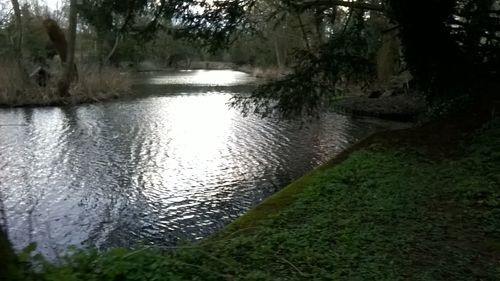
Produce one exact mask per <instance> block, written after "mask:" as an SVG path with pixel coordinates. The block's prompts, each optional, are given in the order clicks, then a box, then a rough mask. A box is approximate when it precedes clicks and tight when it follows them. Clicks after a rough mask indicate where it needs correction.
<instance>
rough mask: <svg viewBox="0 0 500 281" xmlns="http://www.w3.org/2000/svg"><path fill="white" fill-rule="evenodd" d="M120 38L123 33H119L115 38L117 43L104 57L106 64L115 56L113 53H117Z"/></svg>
mask: <svg viewBox="0 0 500 281" xmlns="http://www.w3.org/2000/svg"><path fill="white" fill-rule="evenodd" d="M120 39H121V34H117V35H116V38H115V43H114V44H113V48H112V49H111V51H110V52H109V54H108V55H107V56H106V57H105V58H104V65H107V64H108V63H109V61H110V60H111V58H112V57H113V55H114V54H115V52H116V49H118V45H119V44H120Z"/></svg>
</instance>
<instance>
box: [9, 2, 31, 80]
mask: <svg viewBox="0 0 500 281" xmlns="http://www.w3.org/2000/svg"><path fill="white" fill-rule="evenodd" d="M11 2H12V7H13V9H14V18H15V20H16V29H17V36H16V37H15V39H16V40H15V41H14V59H15V60H16V64H17V68H18V71H19V75H21V79H22V80H23V81H24V82H27V81H28V80H29V78H28V73H27V72H26V70H25V69H24V66H23V52H22V47H23V24H22V18H21V9H20V7H19V1H18V0H12V1H11Z"/></svg>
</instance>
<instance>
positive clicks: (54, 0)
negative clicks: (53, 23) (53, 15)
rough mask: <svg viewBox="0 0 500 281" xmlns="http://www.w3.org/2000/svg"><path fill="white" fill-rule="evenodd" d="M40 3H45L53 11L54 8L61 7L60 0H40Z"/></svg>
mask: <svg viewBox="0 0 500 281" xmlns="http://www.w3.org/2000/svg"><path fill="white" fill-rule="evenodd" d="M40 2H46V3H47V6H49V7H50V8H52V9H55V8H56V7H61V2H62V0H42V1H40Z"/></svg>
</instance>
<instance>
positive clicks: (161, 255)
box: [36, 122, 500, 280]
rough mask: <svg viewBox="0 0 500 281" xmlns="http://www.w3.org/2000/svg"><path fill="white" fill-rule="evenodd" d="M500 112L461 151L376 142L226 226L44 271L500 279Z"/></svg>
mask: <svg viewBox="0 0 500 281" xmlns="http://www.w3.org/2000/svg"><path fill="white" fill-rule="evenodd" d="M499 147H500V122H496V123H491V124H490V125H489V126H488V127H485V128H484V129H483V130H481V131H480V132H478V133H477V134H476V137H474V139H473V140H471V141H469V142H468V143H467V144H466V145H465V148H464V149H463V151H462V153H461V154H460V156H457V157H454V158H453V159H450V158H448V159H435V157H428V156H426V154H423V153H419V152H418V151H416V150H415V148H414V147H413V148H411V147H410V149H407V148H406V147H405V146H404V145H403V144H402V145H401V146H400V147H394V146H393V147H390V148H387V147H386V146H384V145H368V146H366V148H362V149H358V150H356V151H355V152H353V153H351V154H350V155H349V157H347V159H346V160H345V161H343V162H341V163H336V164H335V163H334V164H330V165H326V166H324V167H322V168H321V169H318V170H317V171H314V172H313V173H310V174H309V175H308V176H306V177H304V178H302V179H301V180H299V181H298V182H296V183H293V184H292V185H290V186H289V187H288V188H286V189H284V190H283V191H282V192H280V193H278V194H277V195H275V196H273V197H271V198H270V199H269V200H267V201H266V202H265V203H264V204H263V205H261V206H259V207H258V208H256V209H255V210H253V211H251V212H249V214H247V215H246V216H244V217H242V218H241V219H239V220H237V221H236V222H235V223H233V224H232V225H230V226H229V227H228V228H226V229H225V230H223V231H222V232H220V233H219V234H217V235H215V236H213V237H212V238H210V239H207V240H205V241H203V242H201V243H199V244H187V245H186V246H180V247H178V248H177V249H175V250H168V251H167V250H165V249H163V250H160V249H154V248H143V249H139V250H136V251H131V250H125V249H112V250H109V251H108V252H105V253H97V252H95V251H89V250H86V251H79V252H76V253H75V254H74V255H72V256H71V257H69V258H68V259H67V260H66V261H65V262H63V263H62V264H59V265H50V264H45V265H44V269H43V270H42V272H41V273H40V274H39V275H37V276H36V278H38V279H41V280H500V263H499V261H500V150H499Z"/></svg>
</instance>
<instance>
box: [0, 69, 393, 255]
mask: <svg viewBox="0 0 500 281" xmlns="http://www.w3.org/2000/svg"><path fill="white" fill-rule="evenodd" d="M137 82H138V84H141V85H142V86H138V87H139V88H138V89H139V90H141V91H144V92H146V93H149V92H151V93H153V94H152V95H148V96H145V97H142V98H137V99H131V100H123V101H113V102H108V103H102V104H93V105H82V106H75V107H45V108H32V109H1V110H0V124H3V125H4V126H0V156H1V157H0V192H1V193H0V196H1V199H2V200H0V204H1V205H3V208H4V210H5V216H6V218H7V226H8V232H9V235H10V238H11V240H12V242H13V243H14V245H15V246H16V248H18V249H19V248H22V247H23V246H26V245H27V244H28V243H30V242H37V243H38V247H39V250H40V251H41V252H42V253H44V254H45V255H47V256H49V257H54V256H57V253H61V252H64V250H65V249H66V248H67V247H68V246H69V245H76V246H97V247H100V248H106V247H111V246H132V245H136V244H138V243H142V244H147V245H149V244H153V245H170V244H175V243H177V242H178V241H179V240H196V239H200V238H203V237H206V236H208V235H210V234H212V233H213V232H214V231H216V230H218V229H220V228H222V227H223V226H224V225H226V224H228V223H229V222H231V221H233V220H234V219H235V218H237V217H238V216H240V215H241V214H243V213H244V212H245V211H247V210H248V209H249V208H251V207H253V206H255V205H256V204H257V203H259V202H261V201H262V200H263V199H264V198H266V197H267V196H269V195H270V194H272V193H274V192H276V191H277V190H279V188H281V187H283V186H284V185H285V184H287V183H289V182H290V181H292V180H294V179H296V178H298V177H300V176H301V175H303V174H304V173H305V172H307V171H309V170H311V169H312V168H314V167H316V166H318V165H319V164H321V163H324V162H325V161H326V160H328V159H330V158H331V157H332V156H334V155H336V154H338V153H339V152H341V151H342V150H343V149H345V148H346V147H348V146H349V145H351V144H353V143H355V142H357V141H358V140H360V139H361V138H364V137H366V136H368V135H369V134H371V133H373V132H376V131H379V130H383V129H388V128H396V127H401V126H402V125H401V124H397V123H389V122H385V121H376V120H370V119H352V118H349V117H345V116H341V115H337V114H328V115H326V116H325V117H324V118H322V119H321V120H318V121H315V122H313V123H310V124H307V125H305V126H301V124H300V123H299V122H278V121H276V120H272V119H265V120H264V119H260V118H258V117H256V116H248V117H246V118H245V117H243V116H242V115H241V114H240V113H239V112H238V111H236V110H233V109H229V108H228V107H227V105H226V103H227V102H228V100H229V99H230V98H231V97H232V96H233V95H239V94H244V93H245V92H247V91H248V90H249V89H250V88H251V87H250V86H248V85H249V84H250V85H251V84H252V83H254V80H253V79H252V78H251V77H249V76H247V75H246V74H243V73H239V72H231V71H193V72H176V73H156V74H148V75H141V76H139V77H138V78H137ZM1 205H0V207H2V206H1Z"/></svg>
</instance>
